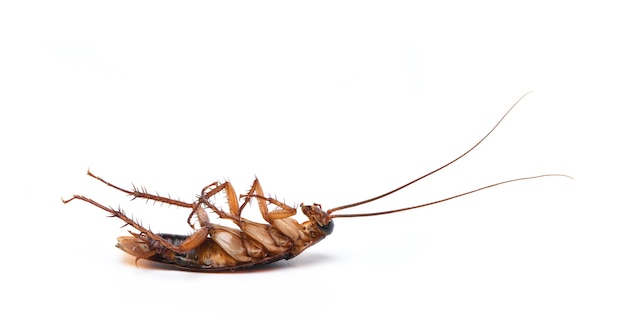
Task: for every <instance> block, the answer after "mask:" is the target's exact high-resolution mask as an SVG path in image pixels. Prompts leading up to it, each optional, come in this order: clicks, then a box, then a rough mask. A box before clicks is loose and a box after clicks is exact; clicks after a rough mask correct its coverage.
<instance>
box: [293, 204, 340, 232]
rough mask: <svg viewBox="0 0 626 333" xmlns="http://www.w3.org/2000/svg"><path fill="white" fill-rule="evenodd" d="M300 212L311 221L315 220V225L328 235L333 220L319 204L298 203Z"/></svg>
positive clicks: (331, 230) (333, 223)
mask: <svg viewBox="0 0 626 333" xmlns="http://www.w3.org/2000/svg"><path fill="white" fill-rule="evenodd" d="M300 209H301V210H302V213H303V214H304V215H306V217H308V218H309V220H310V221H311V222H315V224H317V226H318V227H319V228H320V230H322V232H323V233H324V234H326V235H330V234H331V233H332V232H333V228H334V227H335V222H333V220H332V219H331V218H330V215H328V213H327V212H325V211H323V210H322V206H321V205H319V204H312V205H305V204H300Z"/></svg>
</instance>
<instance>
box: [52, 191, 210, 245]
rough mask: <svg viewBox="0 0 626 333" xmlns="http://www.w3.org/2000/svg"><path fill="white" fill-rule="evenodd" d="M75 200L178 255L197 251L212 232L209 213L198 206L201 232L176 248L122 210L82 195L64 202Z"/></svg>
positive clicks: (189, 237) (197, 232)
mask: <svg viewBox="0 0 626 333" xmlns="http://www.w3.org/2000/svg"><path fill="white" fill-rule="evenodd" d="M74 199H78V200H82V201H84V202H87V203H90V204H92V205H94V206H96V207H98V208H100V209H102V210H104V211H106V212H108V213H110V214H111V217H117V218H119V219H120V220H122V221H124V222H125V223H126V224H127V225H129V226H131V227H133V228H135V229H136V230H138V231H139V232H141V233H143V234H145V235H146V236H147V237H148V238H149V239H152V240H154V241H156V242H157V243H159V244H161V245H162V246H163V247H164V248H167V249H169V250H171V251H174V252H176V253H185V252H189V251H191V250H193V249H195V248H196V247H198V246H200V244H202V242H204V240H205V239H206V238H207V237H208V236H209V232H210V227H211V224H210V223H209V216H208V215H207V213H206V212H205V211H204V209H202V208H201V207H199V206H197V207H194V210H195V213H196V215H197V216H198V219H199V220H200V225H201V228H200V229H199V230H197V231H196V232H194V233H193V234H191V235H189V236H188V237H187V238H186V239H185V240H184V241H183V242H182V243H180V244H179V245H178V246H174V245H172V244H171V243H170V242H168V241H167V240H165V239H164V238H163V237H161V236H159V235H157V234H155V233H153V232H152V231H151V230H150V229H148V228H145V227H144V226H142V225H141V224H140V223H139V222H137V221H135V220H133V219H131V218H130V217H128V216H126V214H124V212H122V211H121V210H120V209H113V208H111V207H106V206H104V205H102V204H100V203H99V202H96V201H94V200H92V199H89V198H87V197H84V196H82V195H74V196H72V198H70V199H68V200H63V202H64V203H68V202H70V201H72V200H74Z"/></svg>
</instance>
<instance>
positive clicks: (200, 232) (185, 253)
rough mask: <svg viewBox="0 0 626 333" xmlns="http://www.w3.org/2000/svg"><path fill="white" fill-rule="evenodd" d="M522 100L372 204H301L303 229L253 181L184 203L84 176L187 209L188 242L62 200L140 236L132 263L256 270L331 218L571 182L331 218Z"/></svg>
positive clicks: (300, 247)
mask: <svg viewBox="0 0 626 333" xmlns="http://www.w3.org/2000/svg"><path fill="white" fill-rule="evenodd" d="M524 96H525V95H524ZM524 96H522V97H521V98H520V99H519V100H518V101H517V102H515V104H513V106H512V107H511V108H510V109H509V110H508V111H507V112H506V113H505V114H504V116H502V118H500V120H499V121H498V122H497V123H496V124H495V125H494V126H493V127H492V128H491V130H490V131H489V132H488V133H487V134H486V135H485V136H484V137H483V138H482V139H480V140H479V141H478V143H476V144H475V145H474V146H472V147H471V148H470V149H468V150H467V151H466V152H464V153H463V154H461V155H460V156H458V157H456V158H455V159H453V160H452V161H450V162H448V163H446V164H444V165H443V166H441V167H439V168H437V169H435V170H433V171H431V172H429V173H427V174H425V175H423V176H421V177H419V178H417V179H414V180H412V181H410V182H408V183H406V184H404V185H402V186H400V187H398V188H396V189H394V190H391V191H389V192H387V193H384V194H381V195H379V196H376V197H374V198H371V199H367V200H363V201H359V202H356V203H353V204H348V205H344V206H340V207H336V208H332V209H329V210H327V211H324V210H322V207H321V206H320V205H318V204H313V205H304V204H301V205H300V209H301V211H302V213H303V214H304V215H305V216H306V217H307V218H308V220H307V221H305V222H302V223H299V222H298V221H296V220H295V219H294V218H293V216H294V215H295V214H296V213H297V210H296V208H294V207H291V206H289V205H286V204H284V203H282V202H280V201H277V200H275V199H273V198H270V197H266V196H265V194H264V193H263V189H262V188H261V185H260V183H259V180H258V179H255V180H254V182H253V184H252V187H251V188H250V190H249V191H248V193H247V194H244V195H241V196H240V198H238V197H237V195H236V193H235V190H234V189H233V187H232V186H231V184H230V183H229V182H223V183H218V182H215V183H212V184H209V185H208V186H205V187H204V188H203V189H202V191H201V193H200V196H199V197H198V199H197V200H196V201H194V202H192V203H188V202H184V201H179V200H174V199H171V198H169V197H162V196H159V195H154V194H150V193H147V192H146V191H143V190H138V189H137V188H133V189H132V190H127V189H123V188H120V187H117V186H115V185H113V184H111V183H109V182H107V181H105V180H104V179H102V178H100V177H97V176H95V175H94V174H92V173H91V172H90V171H88V175H89V176H91V177H93V178H96V179H98V180H99V181H101V182H103V183H105V184H106V185H108V186H111V187H113V188H115V189H117V190H120V191H122V192H124V193H127V194H129V195H131V196H133V197H134V198H143V199H147V200H153V201H155V202H161V203H166V204H169V205H174V206H179V207H184V208H188V209H190V210H191V213H190V215H189V218H188V219H187V223H188V224H189V225H190V226H191V227H192V228H193V225H192V223H191V219H192V217H194V216H195V217H196V218H197V220H198V221H199V225H200V227H199V228H198V229H197V230H195V232H194V233H193V234H191V235H189V236H183V235H173V234H163V233H154V232H152V231H151V230H150V229H148V228H146V227H144V226H142V225H141V224H140V223H139V222H137V221H135V220H133V219H132V218H129V217H128V216H126V215H125V214H124V213H123V212H122V211H121V210H120V209H113V208H110V207H106V206H104V205H102V204H100V203H98V202H96V201H94V200H92V199H89V198H87V197H84V196H82V195H74V196H72V197H71V198H70V199H68V200H63V202H64V203H68V202H70V201H72V200H74V199H78V200H82V201H85V202H88V203H90V204H92V205H94V206H96V207H98V208H100V209H102V210H104V211H107V212H109V213H110V214H111V215H112V216H115V217H117V218H119V219H121V220H122V221H124V222H125V223H126V224H127V225H130V226H131V227H132V228H134V229H136V230H137V231H138V232H130V236H121V237H118V239H117V240H118V243H117V247H118V248H120V249H122V250H123V251H124V252H126V253H128V254H130V255H132V256H134V257H136V260H139V259H147V260H151V261H156V262H161V263H165V264H169V265H172V266H174V267H176V268H179V269H184V270H192V271H224V270H235V269H242V268H247V267H250V266H253V265H259V264H267V263H271V262H274V261H278V260H281V259H290V258H293V257H295V256H297V255H299V254H300V253H302V251H304V250H305V249H307V248H308V247H310V246H311V245H313V244H315V243H317V242H319V241H321V240H322V239H324V237H326V236H327V235H330V234H331V233H332V231H333V227H334V222H333V218H345V217H363V216H374V215H383V214H391V213H397V212H401V211H406V210H411V209H416V208H420V207H424V206H428V205H433V204H436V203H440V202H443V201H447V200H451V199H454V198H458V197H461V196H464V195H467V194H470V193H474V192H477V191H481V190H484V189H487V188H490V187H494V186H498V185H502V184H505V183H510V182H515V181H520V180H526V179H533V178H540V177H548V176H565V177H569V176H566V175H561V174H545V175H538V176H531V177H524V178H517V179H511V180H507V181H502V182H498V183H494V184H491V185H488V186H484V187H481V188H478V189H474V190H472V191H468V192H464V193H461V194H457V195H454V196H451V197H448V198H444V199H441V200H436V201H433V202H429V203H425V204H421V205H416V206H412V207H405V208H400V209H394V210H388V211H382V212H375V213H363V214H335V212H336V211H339V210H342V209H346V208H351V207H355V206H359V205H362V204H366V203H369V202H372V201H375V200H378V199H380V198H383V197H385V196H388V195H390V194H392V193H394V192H397V191H399V190H401V189H403V188H405V187H407V186H409V185H411V184H413V183H415V182H417V181H419V180H421V179H423V178H425V177H428V176H430V175H432V174H434V173H436V172H438V171H440V170H442V169H444V168H446V167H447V166H449V165H451V164H452V163H454V162H456V161H458V160H459V159H461V158H462V157H464V156H465V155H467V154H468V153H469V152H470V151H472V150H473V149H474V148H476V147H477V146H478V145H479V144H480V143H482V142H483V141H484V140H485V139H486V138H487V137H488V136H489V135H490V134H491V133H492V132H493V131H494V130H495V129H496V127H498V125H499V124H500V123H501V122H502V120H504V118H505V117H506V116H507V115H508V114H509V112H511V110H512V109H513V108H514V107H515V105H517V103H519V101H520V100H521V99H522V98H523V97H524ZM221 192H223V193H225V195H226V199H227V203H228V210H227V211H225V210H222V209H221V208H218V207H217V206H216V205H215V204H214V203H213V202H212V198H213V197H214V196H215V195H216V194H218V193H221ZM241 199H243V200H242V201H241V205H240V200H241ZM252 199H255V200H256V201H257V203H258V207H259V210H260V212H261V216H262V217H263V219H264V220H265V222H267V223H258V222H254V221H250V220H248V219H246V218H244V217H242V214H241V212H242V210H243V208H244V207H245V206H246V205H248V204H249V203H250V201H251V200H252ZM269 205H274V206H275V207H276V208H275V209H272V210H270V208H269ZM207 209H208V210H210V211H212V212H214V213H215V214H216V215H217V216H218V217H219V218H220V219H225V220H230V221H232V222H233V223H234V224H235V225H236V226H237V228H231V227H226V226H223V225H220V224H214V223H211V222H210V221H209V215H208V214H207V211H206V210H207Z"/></svg>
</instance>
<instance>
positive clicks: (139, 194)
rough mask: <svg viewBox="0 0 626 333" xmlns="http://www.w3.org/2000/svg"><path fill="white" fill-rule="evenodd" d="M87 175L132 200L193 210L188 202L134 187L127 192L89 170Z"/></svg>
mask: <svg viewBox="0 0 626 333" xmlns="http://www.w3.org/2000/svg"><path fill="white" fill-rule="evenodd" d="M87 175H88V176H90V177H92V178H95V179H97V180H99V181H100V182H102V183H104V184H105V185H107V186H110V187H112V188H114V189H116V190H118V191H121V192H124V193H126V194H128V195H130V196H133V197H134V198H142V199H146V200H152V201H155V202H162V203H166V204H168V205H173V206H179V207H185V208H193V204H191V203H188V202H184V201H180V200H176V199H172V198H170V197H163V196H160V195H158V194H151V193H148V192H147V191H146V190H145V189H141V190H140V189H137V188H136V187H134V186H133V189H132V190H127V189H124V188H121V187H119V186H116V185H113V184H111V183H109V182H108V181H106V180H104V179H102V178H100V177H98V176H96V175H94V174H93V173H92V172H91V170H87Z"/></svg>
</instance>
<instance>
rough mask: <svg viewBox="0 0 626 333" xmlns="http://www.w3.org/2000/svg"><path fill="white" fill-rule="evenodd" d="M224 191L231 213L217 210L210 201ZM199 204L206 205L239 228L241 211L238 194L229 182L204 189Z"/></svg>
mask: <svg viewBox="0 0 626 333" xmlns="http://www.w3.org/2000/svg"><path fill="white" fill-rule="evenodd" d="M207 191H208V192H207ZM221 191H224V192H225V193H226V202H227V203H228V209H229V213H227V212H225V211H223V210H222V209H220V208H217V207H216V206H215V205H214V204H213V203H211V202H210V201H209V198H211V197H213V196H215V195H216V194H217V193H219V192H221ZM198 202H201V203H203V204H205V205H206V206H207V207H208V208H210V209H211V210H212V211H214V212H215V213H216V214H217V215H218V216H219V217H220V218H223V219H229V220H232V221H233V222H234V223H235V224H237V226H239V221H240V220H241V209H240V207H239V206H238V200H237V194H236V193H235V189H234V188H233V186H232V185H231V184H230V183H229V182H224V183H221V184H220V183H218V182H214V183H211V184H209V185H207V186H205V187H204V188H203V189H202V192H201V194H200V198H199V199H198Z"/></svg>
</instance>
